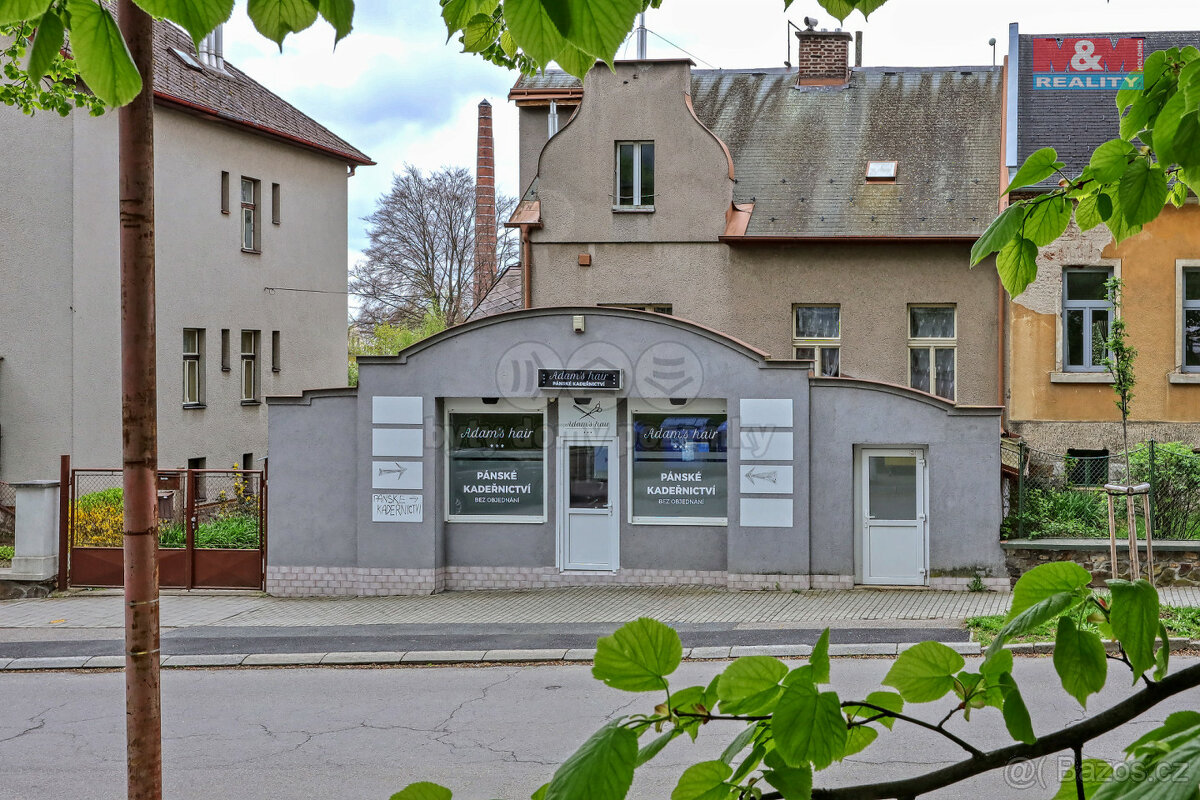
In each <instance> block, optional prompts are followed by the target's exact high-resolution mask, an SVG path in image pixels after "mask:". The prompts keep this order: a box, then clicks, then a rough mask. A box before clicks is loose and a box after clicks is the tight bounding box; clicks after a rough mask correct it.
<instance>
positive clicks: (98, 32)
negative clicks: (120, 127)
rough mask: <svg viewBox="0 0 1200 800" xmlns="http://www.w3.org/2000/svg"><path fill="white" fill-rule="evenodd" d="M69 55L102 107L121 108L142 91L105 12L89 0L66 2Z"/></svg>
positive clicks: (126, 51) (125, 49)
mask: <svg viewBox="0 0 1200 800" xmlns="http://www.w3.org/2000/svg"><path fill="white" fill-rule="evenodd" d="M67 12H68V13H69V14H70V15H71V55H72V56H74V58H75V64H76V66H77V67H78V68H79V74H80V76H81V77H82V78H83V80H84V82H85V83H87V85H88V88H89V89H91V90H92V92H93V93H95V95H96V96H97V97H99V98H100V99H101V100H103V101H104V103H105V105H108V106H111V107H116V106H123V105H125V104H126V103H128V102H130V101H131V100H133V98H135V97H137V96H138V93H139V92H141V91H142V76H141V75H139V74H138V71H137V67H135V66H134V65H133V57H132V56H131V55H130V54H129V48H128V47H126V46H125V39H124V38H123V37H122V36H121V31H120V29H119V28H117V21H116V20H115V19H113V16H112V14H110V13H108V9H107V8H105V7H104V6H102V5H100V4H99V3H95V2H92V0H67Z"/></svg>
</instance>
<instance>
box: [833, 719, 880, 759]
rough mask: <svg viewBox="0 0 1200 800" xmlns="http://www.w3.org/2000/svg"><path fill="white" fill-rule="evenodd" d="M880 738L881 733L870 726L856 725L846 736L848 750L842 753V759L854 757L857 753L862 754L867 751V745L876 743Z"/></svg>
mask: <svg viewBox="0 0 1200 800" xmlns="http://www.w3.org/2000/svg"><path fill="white" fill-rule="evenodd" d="M878 736H879V731H877V730H876V729H875V728H872V727H870V726H868V725H855V726H854V727H853V728H851V729H850V730H849V732H848V733H847V734H846V750H845V752H844V753H842V757H843V758H845V757H846V756H852V755H854V754H855V753H861V752H862V751H863V750H866V749H867V745H869V744H871V742H873V741H875V739H876V737H878Z"/></svg>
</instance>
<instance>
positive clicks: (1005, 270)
mask: <svg viewBox="0 0 1200 800" xmlns="http://www.w3.org/2000/svg"><path fill="white" fill-rule="evenodd" d="M1037 255H1038V249H1037V245H1036V244H1034V243H1033V242H1031V241H1029V240H1028V239H1026V238H1024V237H1023V236H1022V237H1017V238H1016V239H1013V240H1012V241H1010V242H1009V243H1008V244H1006V245H1004V247H1002V248H1000V253H999V254H998V255H997V256H996V272H997V273H998V274H999V275H1000V283H1002V284H1004V288H1005V290H1006V291H1007V292H1008V293H1009V294H1010V295H1011V296H1013V297H1019V296H1020V295H1021V293H1022V292H1024V291H1025V289H1026V287H1028V286H1029V284H1031V283H1033V282H1034V281H1035V280H1036V279H1037Z"/></svg>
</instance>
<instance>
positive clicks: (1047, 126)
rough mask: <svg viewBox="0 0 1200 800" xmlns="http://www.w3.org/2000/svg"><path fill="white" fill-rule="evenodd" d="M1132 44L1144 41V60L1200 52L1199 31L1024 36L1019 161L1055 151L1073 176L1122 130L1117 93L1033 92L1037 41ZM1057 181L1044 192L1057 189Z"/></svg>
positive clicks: (1022, 42)
mask: <svg viewBox="0 0 1200 800" xmlns="http://www.w3.org/2000/svg"><path fill="white" fill-rule="evenodd" d="M1049 36H1053V37H1057V38H1071V39H1075V38H1082V39H1100V38H1106V37H1107V38H1109V39H1128V38H1138V37H1144V38H1145V40H1146V43H1145V51H1144V52H1145V55H1147V56H1148V55H1150V53H1152V52H1153V51H1155V50H1166V49H1168V48H1171V47H1182V46H1184V45H1189V44H1190V45H1195V46H1200V31H1169V32H1157V33H1069V34H1021V36H1020V42H1019V47H1020V51H1019V52H1020V56H1019V58H1020V62H1019V65H1018V70H1017V72H1018V81H1019V85H1018V87H1017V97H1018V100H1017V115H1018V116H1017V158H1018V161H1017V163H1018V164H1022V163H1024V161H1025V159H1026V158H1027V157H1028V156H1029V154H1030V153H1032V152H1034V151H1035V150H1040V149H1041V148H1043V147H1053V148H1054V149H1055V150H1056V151H1057V152H1058V157H1059V160H1060V161H1063V162H1065V163H1066V165H1067V167H1066V169H1067V172H1068V173H1069V174H1072V175H1077V174H1079V171H1080V170H1082V169H1083V168H1084V167H1085V166H1087V163H1088V161H1089V160H1090V158H1091V155H1092V151H1093V150H1095V149H1096V147H1097V146H1098V145H1101V144H1103V143H1104V142H1106V141H1108V140H1109V139H1115V138H1116V137H1117V135H1118V131H1119V129H1120V121H1119V119H1120V118H1119V117H1118V116H1117V108H1116V104H1115V100H1116V96H1117V92H1116V90H1115V89H1113V90H1111V91H1105V90H1085V91H1080V90H1061V89H1060V90H1055V89H1037V90H1035V89H1034V88H1033V40H1034V39H1040V38H1044V37H1049ZM1057 183H1058V181H1057V178H1055V179H1051V180H1049V181H1046V182H1045V183H1043V184H1040V186H1046V187H1048V186H1053V185H1057Z"/></svg>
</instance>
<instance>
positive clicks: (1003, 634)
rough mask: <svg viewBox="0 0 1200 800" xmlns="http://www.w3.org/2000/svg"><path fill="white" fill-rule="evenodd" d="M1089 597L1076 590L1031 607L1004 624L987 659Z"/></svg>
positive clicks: (1057, 595) (989, 648)
mask: <svg viewBox="0 0 1200 800" xmlns="http://www.w3.org/2000/svg"><path fill="white" fill-rule="evenodd" d="M1081 569H1082V567H1081ZM1085 572H1086V570H1085ZM1026 574H1028V573H1026ZM1089 596H1090V593H1089V592H1086V591H1084V590H1082V589H1076V590H1075V591H1073V592H1059V593H1058V594H1052V595H1050V596H1049V597H1047V598H1046V599H1045V600H1042V601H1041V602H1040V603H1037V604H1036V605H1032V606H1030V607H1029V608H1027V609H1025V610H1024V611H1022V612H1021V613H1020V614H1018V615H1017V616H1015V617H1014V618H1012V619H1010V620H1009V621H1008V622H1006V623H1005V624H1004V627H1003V628H1001V629H1000V632H999V633H998V634H996V638H995V639H993V640H992V643H991V645H990V646H989V647H988V652H987V657H988V658H991V657H992V654H993V653H995V652H996V651H998V650H1000V649H1001V648H1003V647H1004V643H1005V642H1007V641H1009V640H1010V639H1012V638H1014V637H1016V636H1021V635H1022V634H1025V633H1029V632H1030V631H1032V630H1035V629H1037V628H1040V627H1041V626H1042V625H1045V624H1046V623H1047V622H1049V621H1051V620H1052V619H1054V618H1056V617H1058V616H1061V615H1062V614H1065V613H1067V612H1068V611H1070V610H1071V609H1073V608H1075V607H1076V606H1078V605H1081V604H1082V603H1084V602H1085V601H1086V600H1087V599H1088V597H1089Z"/></svg>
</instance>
